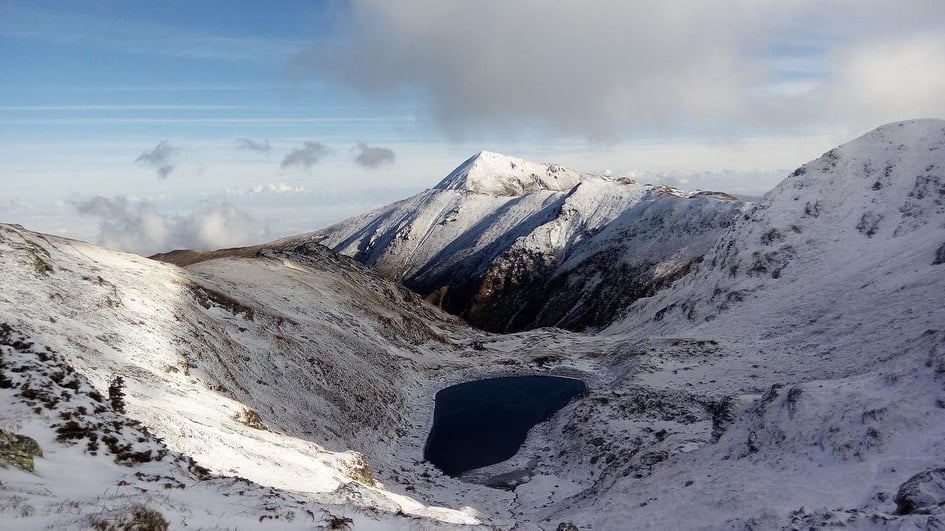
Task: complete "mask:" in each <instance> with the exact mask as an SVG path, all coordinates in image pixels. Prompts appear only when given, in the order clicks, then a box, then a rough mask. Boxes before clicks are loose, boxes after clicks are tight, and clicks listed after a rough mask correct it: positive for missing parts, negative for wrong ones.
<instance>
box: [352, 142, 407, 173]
mask: <svg viewBox="0 0 945 531" xmlns="http://www.w3.org/2000/svg"><path fill="white" fill-rule="evenodd" d="M354 149H355V151H357V153H358V154H357V155H356V156H355V157H354V162H355V163H357V164H358V165H360V166H363V167H365V168H377V167H378V166H380V165H382V164H391V163H393V162H394V159H396V158H397V155H395V154H394V150H392V149H388V148H385V147H379V146H369V145H367V144H365V143H364V142H358V144H357V146H355V148H354Z"/></svg>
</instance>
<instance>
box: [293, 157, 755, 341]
mask: <svg viewBox="0 0 945 531" xmlns="http://www.w3.org/2000/svg"><path fill="white" fill-rule="evenodd" d="M742 207H743V203H740V202H739V201H737V200H736V199H735V198H734V197H732V196H729V195H726V194H719V193H714V192H696V193H688V192H682V191H680V190H677V189H675V188H671V187H668V186H652V185H645V184H638V183H636V182H634V181H632V180H629V179H611V178H609V177H605V176H600V175H590V174H582V173H579V172H576V171H573V170H568V169H566V168H562V167H561V166H558V165H554V164H544V163H536V162H530V161H526V160H523V159H518V158H515V157H508V156H505V155H499V154H496V153H489V152H483V153H480V154H479V155H477V156H475V157H473V158H471V159H469V160H467V161H466V162H465V163H463V164H462V165H460V166H459V167H458V168H457V169H456V170H454V171H453V172H452V173H451V174H450V175H449V176H447V177H446V178H445V179H444V180H443V181H442V182H440V184H438V185H437V186H436V187H434V188H433V189H431V190H427V191H425V192H423V193H421V194H419V195H417V196H414V197H411V198H409V199H405V200H403V201H400V202H397V203H394V204H392V205H389V206H387V207H383V208H381V209H379V210H376V211H374V212H372V213H370V214H367V215H365V216H361V217H358V218H354V219H351V220H347V221H344V222H342V223H339V224H337V225H335V226H333V227H329V228H327V229H324V230H322V231H319V232H317V233H314V234H313V235H311V237H312V238H314V239H316V240H317V241H320V242H321V243H323V244H325V245H328V246H329V247H331V248H332V249H334V250H335V251H337V252H340V253H342V254H347V255H350V256H352V257H354V258H355V259H357V260H358V261H360V262H362V263H364V264H365V265H368V266H371V267H373V268H375V269H376V270H378V271H380V272H381V273H382V274H384V275H386V276H388V277H390V278H395V279H400V280H402V281H403V283H404V284H405V285H406V286H407V287H409V288H411V289H413V290H414V291H416V292H418V293H420V294H421V295H422V296H424V297H426V298H427V300H430V301H431V302H434V303H436V304H438V305H440V306H441V307H443V308H444V309H445V310H447V311H448V312H450V313H453V314H456V315H461V316H462V317H464V318H465V319H466V320H467V321H469V322H470V323H472V324H474V325H475V326H478V327H480V328H483V329H486V330H490V331H500V332H510V331H519V330H526V329H531V328H536V327H541V326H557V327H561V328H567V329H571V330H583V329H585V328H587V327H598V326H603V325H606V324H609V323H610V322H612V321H613V319H614V318H615V316H617V315H618V314H619V313H620V309H621V308H625V307H626V306H627V305H628V304H629V303H631V302H632V301H634V300H636V299H637V298H639V297H645V296H649V295H652V294H653V293H655V292H656V291H658V290H659V289H661V288H662V287H665V286H666V285H667V284H669V283H670V282H672V280H674V279H675V278H678V277H679V276H680V275H682V274H684V273H686V272H687V271H688V270H689V268H690V266H691V264H692V263H693V261H697V260H699V259H700V257H701V255H702V254H703V253H704V252H705V251H706V250H707V249H708V248H709V247H710V246H711V244H712V243H713V242H714V241H715V240H716V239H717V238H718V237H719V236H720V235H721V234H722V233H723V232H724V231H725V230H726V229H727V227H728V226H729V224H730V223H731V221H732V219H733V218H734V217H735V216H736V215H737V214H738V212H739V211H740V210H741V208H742Z"/></svg>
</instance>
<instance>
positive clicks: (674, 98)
mask: <svg viewBox="0 0 945 531" xmlns="http://www.w3.org/2000/svg"><path fill="white" fill-rule="evenodd" d="M943 12H945V2H941V1H940V0H936V1H920V0H915V1H911V0H910V1H904V2H897V3H895V5H894V4H893V3H889V2H880V1H878V0H877V1H871V0H864V1H861V2H851V1H834V2H813V1H804V0H794V1H790V2H783V3H777V4H775V3H770V5H762V3H758V2H741V1H739V0H727V1H724V2H722V3H721V4H712V3H705V2H698V1H689V2H685V1H684V2H679V3H669V4H666V3H656V2H647V1H642V0H640V1H637V0H634V1H625V2H607V1H590V2H586V3H573V2H558V1H554V0H552V1H550V2H537V1H534V0H523V1H521V2H513V3H508V2H500V1H498V0H482V1H478V2H468V3H467V2H432V1H429V2H428V1H421V0H403V1H400V2H383V1H380V0H352V1H351V2H311V1H307V2H291V1H284V2H278V3H270V2H259V1H254V2H251V1H226V2H222V1H219V2H218V1H200V2H192V1H187V2H185V1H153V2H151V1H149V2H144V1H133V2H119V1H110V0H86V1H71V2H47V1H29V2H26V1H18V0H14V1H7V2H5V3H3V4H0V160H2V161H3V162H2V164H0V221H3V222H17V223H22V224H24V225H27V226H28V227H30V228H34V229H37V230H42V231H48V232H54V233H58V234H64V235H68V236H73V237H78V238H82V239H88V240H92V241H96V240H97V241H100V242H102V243H108V242H104V241H103V237H102V235H103V233H104V232H106V231H105V229H107V228H108V227H114V226H123V227H131V229H129V230H137V229H136V227H137V228H140V227H143V226H150V225H149V224H148V223H146V221H147V219H150V218H148V216H151V217H152V218H154V219H156V220H157V222H158V224H159V225H160V226H161V227H163V229H162V230H161V231H158V234H157V235H152V236H153V237H152V238H151V239H150V240H148V241H150V242H152V244H149V245H151V247H154V248H145V247H141V248H134V246H133V245H129V244H127V243H124V244H123V243H120V242H119V243H117V244H113V245H116V246H122V245H124V246H125V247H128V248H130V250H133V251H137V252H151V251H156V250H164V249H162V247H166V246H177V245H185V244H186V245H195V246H204V247H207V246H215V245H224V244H238V243H249V242H250V241H256V240H260V239H266V238H270V237H276V236H281V235H285V234H290V233H293V232H303V231H307V230H313V229H316V228H319V227H321V226H324V225H326V224H329V223H331V222H333V221H337V220H339V219H341V218H343V217H346V216H349V215H353V214H356V213H359V212H361V211H363V210H365V209H368V208H372V207H375V206H379V205H380V204H383V203H386V202H389V201H392V200H394V199H397V198H401V197H404V196H407V195H410V194H412V193H414V192H416V191H419V190H421V189H423V188H426V187H429V186H432V185H433V184H435V183H436V182H437V181H438V180H439V179H440V178H442V177H443V176H444V175H446V174H447V173H448V172H449V171H450V170H451V169H452V167H454V166H455V165H457V164H459V163H460V162H461V161H462V160H464V159H465V158H467V157H468V156H469V155H470V154H472V153H474V152H476V151H477V150H479V149H489V150H492V151H499V152H506V153H510V154H514V155H519V156H524V157H528V158H536V159H540V160H547V161H554V162H558V163H562V164H566V165H569V166H572V167H576V168H578V169H583V170H589V171H604V170H609V171H612V172H616V173H625V174H633V175H636V176H638V177H642V178H648V179H651V180H654V181H662V182H669V183H672V184H677V185H680V186H684V187H693V188H695V187H698V188H716V189H724V190H729V191H734V192H738V193H746V194H760V193H763V192H764V191H766V190H767V189H769V188H770V187H771V186H773V185H774V184H775V183H776V182H777V181H778V180H779V178H780V176H781V175H783V172H784V171H786V170H790V169H792V168H793V167H795V166H797V165H799V164H801V163H803V162H805V161H806V160H808V159H810V158H813V157H815V156H817V155H819V154H820V153H821V152H823V151H825V150H827V149H829V148H830V147H832V146H833V145H834V144H836V143H839V142H841V141H845V140H849V139H851V138H852V137H853V136H857V135H859V134H861V133H863V132H865V131H866V130H868V129H870V128H872V127H875V126H878V125H880V124H881V123H884V122H887V121H892V120H898V119H906V118H914V117H919V116H932V117H941V116H942V114H943V112H942V111H943V109H945V95H943V94H945V59H943V57H945V35H943V33H945V30H943V29H942V28H945V13H943ZM239 139H244V140H239ZM162 143H163V144H162ZM161 145H163V146H164V149H163V150H161V149H160V148H159V146H161ZM246 146H256V147H257V148H258V149H246ZM306 146H309V147H308V148H306ZM265 148H267V149H265ZM299 150H301V151H299ZM293 152H296V155H295V156H294V157H289V155H290V154H291V153H293ZM359 155H365V156H362V157H361V158H359V157H358V156H359ZM366 155H371V157H366ZM287 157H289V158H287ZM306 157H308V158H306ZM303 160H304V161H305V162H300V161H303ZM359 160H360V161H361V162H362V163H360V164H359V163H358V161H359ZM286 161H289V162H288V163H286ZM293 161H294V162H293ZM364 161H373V162H371V163H370V164H364ZM96 199H99V200H98V201H95V200H96ZM106 199H107V200H109V201H110V202H105V201H104V200H106ZM207 216H211V217H212V216H221V218H220V219H222V221H223V222H225V223H224V225H226V223H230V222H232V227H233V230H232V231H230V232H229V233H227V234H211V235H209V236H207V235H204V236H201V234H202V232H201V228H200V226H199V225H200V223H202V222H203V221H202V220H206V219H207ZM188 224H196V225H197V226H195V227H189V226H188ZM188 227H189V228H188Z"/></svg>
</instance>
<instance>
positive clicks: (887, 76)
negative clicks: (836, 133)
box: [824, 34, 945, 128]
mask: <svg viewBox="0 0 945 531" xmlns="http://www.w3.org/2000/svg"><path fill="white" fill-rule="evenodd" d="M824 92H825V97H826V100H827V102H828V108H829V109H831V110H833V111H834V112H835V113H837V114H838V115H839V116H840V118H842V119H844V120H846V121H849V122H851V123H853V124H855V125H857V126H860V127H862V128H868V127H871V126H875V125H879V124H881V123H886V122H892V121H897V120H903V119H908V118H924V117H932V118H942V117H945V34H937V35H935V34H923V35H915V36H907V37H905V38H894V39H888V40H883V41H880V42H869V43H865V44H863V45H860V46H857V47H853V48H851V49H849V50H845V51H844V52H843V53H841V54H840V55H839V58H838V64H837V67H836V69H835V70H834V72H833V74H832V75H831V77H830V79H829V81H828V82H827V84H826V85H825V87H824Z"/></svg>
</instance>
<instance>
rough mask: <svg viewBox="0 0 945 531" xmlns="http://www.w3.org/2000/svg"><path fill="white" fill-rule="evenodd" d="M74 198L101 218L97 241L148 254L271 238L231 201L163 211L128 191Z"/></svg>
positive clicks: (78, 206) (80, 207) (85, 212)
mask: <svg viewBox="0 0 945 531" xmlns="http://www.w3.org/2000/svg"><path fill="white" fill-rule="evenodd" d="M70 203H71V204H72V206H74V207H75V208H76V210H77V211H78V212H79V214H81V215H84V216H91V217H95V218H98V236H97V238H96V243H97V244H99V245H102V246H104V247H108V248H112V249H120V250H123V251H129V252H133V253H138V254H141V255H145V256H147V255H152V254H155V253H159V252H163V251H169V250H173V249H219V248H223V247H235V246H241V245H248V244H251V243H255V242H259V241H261V240H263V239H265V237H266V234H265V231H263V230H260V228H259V227H258V225H257V223H256V222H255V221H254V219H253V217H252V216H251V215H250V214H249V213H247V212H245V211H243V210H240V209H239V208H236V207H235V206H233V205H230V204H226V203H224V204H218V205H209V204H208V205H202V206H201V207H200V208H198V209H195V210H193V211H192V212H190V213H187V214H170V213H166V212H162V211H161V210H160V209H159V208H158V207H157V206H156V205H154V204H153V203H150V202H148V201H139V200H134V199H129V198H128V197H124V196H116V197H105V196H96V197H92V198H89V199H84V200H77V201H71V202H70Z"/></svg>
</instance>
